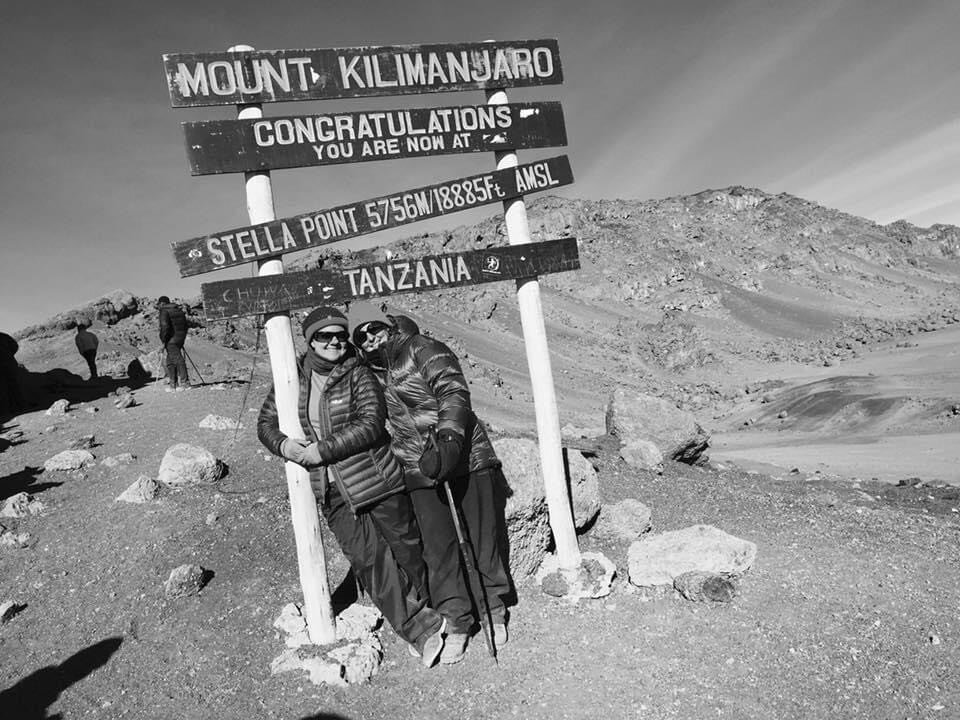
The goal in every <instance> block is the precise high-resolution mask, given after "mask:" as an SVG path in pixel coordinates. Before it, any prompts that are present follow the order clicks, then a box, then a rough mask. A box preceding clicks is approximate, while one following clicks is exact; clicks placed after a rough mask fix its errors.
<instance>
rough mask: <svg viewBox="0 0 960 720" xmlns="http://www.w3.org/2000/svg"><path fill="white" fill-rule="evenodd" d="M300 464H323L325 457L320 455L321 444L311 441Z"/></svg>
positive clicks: (309, 466) (307, 465)
mask: <svg viewBox="0 0 960 720" xmlns="http://www.w3.org/2000/svg"><path fill="white" fill-rule="evenodd" d="M300 464H301V465H303V466H304V467H306V468H312V467H316V466H318V465H323V464H324V461H323V458H322V457H320V445H318V444H317V443H310V444H309V445H307V447H306V448H305V449H304V451H303V459H302V460H301V461H300Z"/></svg>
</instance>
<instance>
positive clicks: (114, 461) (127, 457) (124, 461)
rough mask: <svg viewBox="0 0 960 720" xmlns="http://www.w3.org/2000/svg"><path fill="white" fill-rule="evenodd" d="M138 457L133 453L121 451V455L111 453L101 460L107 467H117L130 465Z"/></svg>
mask: <svg viewBox="0 0 960 720" xmlns="http://www.w3.org/2000/svg"><path fill="white" fill-rule="evenodd" d="M136 459H137V458H136V456H135V455H133V454H132V453H120V454H119V455H111V456H110V457H106V458H104V459H103V460H101V461H100V464H101V465H103V466H105V467H109V468H113V467H117V466H118V465H129V464H130V463H132V462H133V461H134V460H136Z"/></svg>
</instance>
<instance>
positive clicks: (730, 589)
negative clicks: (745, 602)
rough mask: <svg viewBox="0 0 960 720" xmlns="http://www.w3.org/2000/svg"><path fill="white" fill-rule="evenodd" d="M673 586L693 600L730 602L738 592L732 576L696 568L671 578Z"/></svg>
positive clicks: (685, 596)
mask: <svg viewBox="0 0 960 720" xmlns="http://www.w3.org/2000/svg"><path fill="white" fill-rule="evenodd" d="M673 587H674V589H675V590H676V591H677V592H678V593H680V594H681V595H682V596H683V597H684V598H686V599H687V600H692V601H693V602H730V601H731V600H733V599H734V598H735V597H736V596H737V593H738V588H737V585H736V582H735V581H734V579H733V578H732V577H730V576H728V575H720V574H718V573H709V572H701V571H697V570H695V571H692V572H685V573H683V574H682V575H677V577H675V578H674V579H673Z"/></svg>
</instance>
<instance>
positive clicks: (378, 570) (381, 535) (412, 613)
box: [321, 484, 443, 647]
mask: <svg viewBox="0 0 960 720" xmlns="http://www.w3.org/2000/svg"><path fill="white" fill-rule="evenodd" d="M321 509H322V512H323V516H324V518H325V519H326V521H327V525H328V526H329V528H330V530H331V532H333V534H334V535H335V536H336V538H337V542H339V543H340V549H341V550H343V554H344V555H345V556H346V557H347V560H349V561H350V567H351V568H352V569H353V574H354V575H356V577H357V580H358V581H359V582H360V585H361V586H362V587H363V589H364V590H365V591H366V593H367V594H368V595H369V596H370V599H371V600H372V601H373V604H374V605H376V606H377V607H378V608H379V609H380V612H382V613H383V616H384V617H385V618H386V619H387V622H389V623H390V625H391V627H393V629H394V631H395V632H396V633H397V635H399V636H400V637H401V638H403V639H404V640H406V641H407V642H408V643H411V644H413V645H417V646H418V647H419V643H418V641H421V642H422V641H423V639H425V638H426V637H429V636H430V635H432V634H434V633H436V632H437V631H438V630H439V629H440V625H441V623H442V622H443V618H442V617H441V615H440V613H438V612H437V611H435V610H433V609H432V608H430V607H428V605H427V571H426V567H425V565H424V563H423V554H422V549H421V545H420V530H419V528H418V527H417V519H416V516H415V515H414V514H413V508H412V506H411V505H410V498H409V497H408V496H407V495H406V494H405V493H397V494H395V495H391V496H389V497H387V498H384V499H383V500H381V501H380V502H378V503H377V504H376V505H373V506H371V507H369V508H364V509H363V510H362V511H360V512H358V513H357V514H356V515H354V514H353V512H352V511H351V510H350V507H349V506H348V505H347V503H346V502H345V501H344V499H343V497H342V496H341V495H340V493H339V492H338V491H337V489H336V487H335V486H334V485H333V484H331V485H329V486H328V487H327V494H326V502H323V503H321Z"/></svg>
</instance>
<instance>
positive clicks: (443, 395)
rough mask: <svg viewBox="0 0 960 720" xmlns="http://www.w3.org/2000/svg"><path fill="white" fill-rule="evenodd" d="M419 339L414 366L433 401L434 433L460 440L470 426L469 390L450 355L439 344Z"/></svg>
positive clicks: (446, 348) (461, 371) (453, 355)
mask: <svg viewBox="0 0 960 720" xmlns="http://www.w3.org/2000/svg"><path fill="white" fill-rule="evenodd" d="M421 337H422V340H423V341H422V342H421V343H420V344H419V345H418V347H417V348H416V350H415V352H414V362H415V363H416V365H417V369H418V370H419V371H420V375H421V376H422V377H423V379H424V380H425V381H426V383H427V385H428V386H429V388H430V391H431V392H432V393H433V395H434V397H435V398H436V400H437V416H438V418H437V432H441V431H443V430H450V431H453V432H455V433H456V434H457V435H459V436H460V437H461V438H464V437H465V436H466V434H467V426H468V425H469V424H470V416H471V407H470V389H469V386H468V385H467V380H466V378H465V377H464V376H463V370H461V368H460V361H459V360H457V356H456V355H455V354H454V353H453V351H452V350H451V349H450V348H448V347H447V346H446V345H444V344H443V343H442V342H440V341H439V340H433V339H432V338H427V337H425V336H421Z"/></svg>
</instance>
